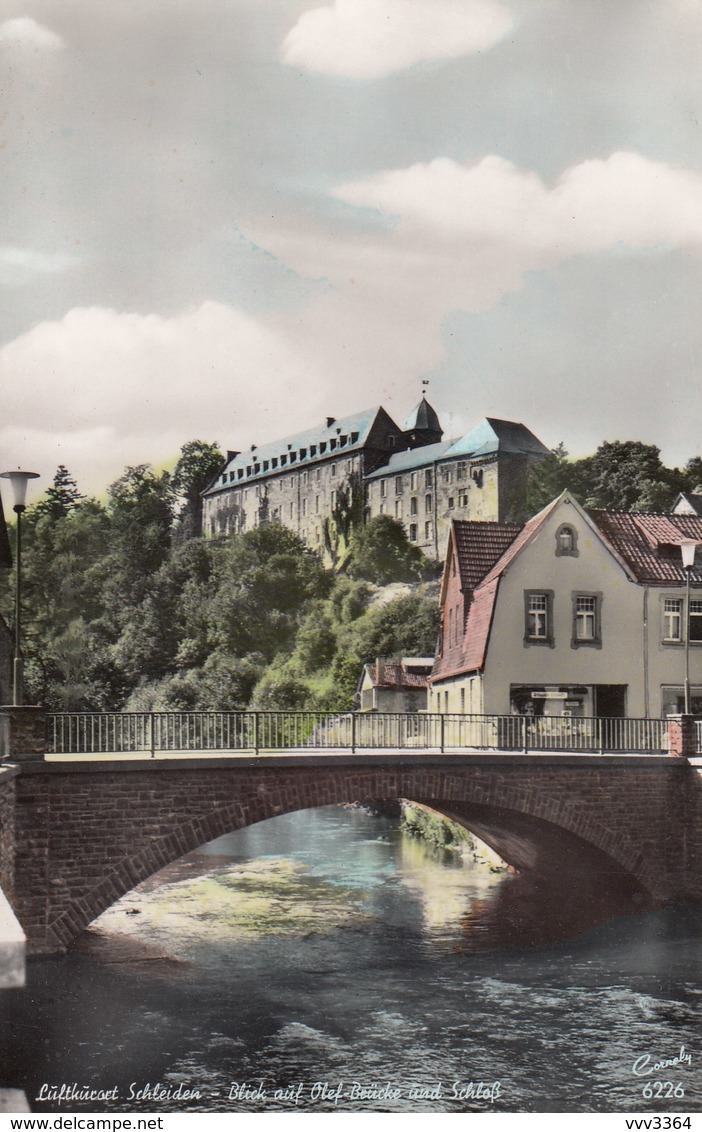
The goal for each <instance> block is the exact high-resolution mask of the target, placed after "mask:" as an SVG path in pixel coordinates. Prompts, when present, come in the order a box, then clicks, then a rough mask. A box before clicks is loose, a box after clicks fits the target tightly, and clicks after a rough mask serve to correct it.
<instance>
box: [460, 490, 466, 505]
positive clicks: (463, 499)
mask: <svg viewBox="0 0 702 1132" xmlns="http://www.w3.org/2000/svg"><path fill="white" fill-rule="evenodd" d="M458 506H459V507H467V506H468V492H467V491H461V492H459V493H458Z"/></svg>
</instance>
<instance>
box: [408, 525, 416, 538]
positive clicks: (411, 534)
mask: <svg viewBox="0 0 702 1132" xmlns="http://www.w3.org/2000/svg"><path fill="white" fill-rule="evenodd" d="M409 537H410V542H416V541H417V524H416V523H410V529H409Z"/></svg>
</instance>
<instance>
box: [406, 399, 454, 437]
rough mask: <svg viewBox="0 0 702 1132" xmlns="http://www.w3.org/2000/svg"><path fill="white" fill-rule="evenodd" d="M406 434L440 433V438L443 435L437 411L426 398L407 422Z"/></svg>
mask: <svg viewBox="0 0 702 1132" xmlns="http://www.w3.org/2000/svg"><path fill="white" fill-rule="evenodd" d="M403 431H404V432H432V433H438V435H439V436H442V435H443V431H444V430H443V429H442V427H441V424H440V423H439V417H438V415H437V413H436V410H435V409H434V408H432V406H431V405H430V404H429V402H428V401H427V399H426V397H424V396H422V399H421V401H420V402H419V404H418V405H417V407H416V409H414V411H413V412H412V413H411V414H410V416H409V417H408V419H407V421H406V422H405V426H404V430H403Z"/></svg>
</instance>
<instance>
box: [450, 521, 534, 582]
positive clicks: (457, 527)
mask: <svg viewBox="0 0 702 1132" xmlns="http://www.w3.org/2000/svg"><path fill="white" fill-rule="evenodd" d="M521 529H522V528H521V527H520V526H518V524H517V523H474V522H468V521H463V520H461V519H455V520H454V522H453V534H454V538H455V543H456V553H457V556H458V568H459V571H460V574H461V588H462V589H463V590H474V589H475V587H476V586H478V585H479V584H480V583H481V582H482V580H483V578H484V577H485V576H486V574H487V573H488V572H489V571H490V570H491V569H492V567H493V566H494V565H495V563H496V562H497V561H498V560H499V559H500V558H501V557H502V555H503V554H504V552H505V551H506V550H507V548H508V547H509V546H511V544H512V543H513V542H514V540H515V539H516V537H517V535H518V534H519V532H520V531H521Z"/></svg>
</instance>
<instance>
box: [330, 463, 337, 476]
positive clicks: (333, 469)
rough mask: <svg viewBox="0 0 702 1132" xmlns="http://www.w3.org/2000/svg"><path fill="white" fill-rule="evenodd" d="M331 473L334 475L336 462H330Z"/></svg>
mask: <svg viewBox="0 0 702 1132" xmlns="http://www.w3.org/2000/svg"><path fill="white" fill-rule="evenodd" d="M331 474H332V476H336V464H332V466H331Z"/></svg>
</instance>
